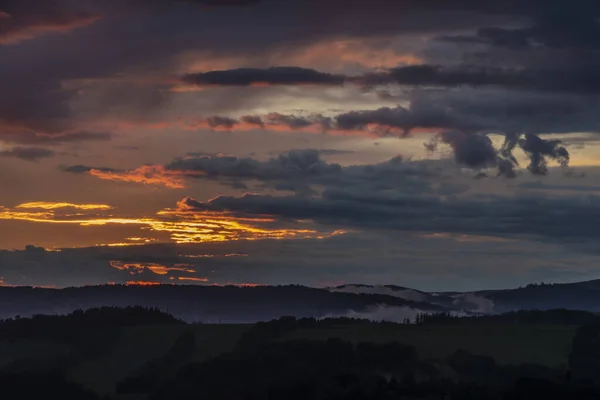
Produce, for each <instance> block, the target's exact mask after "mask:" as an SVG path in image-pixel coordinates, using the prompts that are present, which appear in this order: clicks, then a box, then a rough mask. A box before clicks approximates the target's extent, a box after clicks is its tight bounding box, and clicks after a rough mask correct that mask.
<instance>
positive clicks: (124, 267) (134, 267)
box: [110, 260, 196, 275]
mask: <svg viewBox="0 0 600 400" xmlns="http://www.w3.org/2000/svg"><path fill="white" fill-rule="evenodd" d="M110 266H111V267H113V268H115V269H118V270H120V271H128V272H129V273H130V274H132V275H135V274H140V273H142V272H144V271H145V270H149V271H152V272H153V273H155V274H157V275H167V274H168V273H169V272H170V271H179V272H187V273H194V272H196V271H195V270H194V269H192V268H191V267H192V265H191V264H175V265H173V266H170V267H169V266H166V265H161V264H156V263H129V262H123V261H116V260H112V261H110Z"/></svg>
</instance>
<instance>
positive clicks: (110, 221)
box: [0, 206, 338, 273]
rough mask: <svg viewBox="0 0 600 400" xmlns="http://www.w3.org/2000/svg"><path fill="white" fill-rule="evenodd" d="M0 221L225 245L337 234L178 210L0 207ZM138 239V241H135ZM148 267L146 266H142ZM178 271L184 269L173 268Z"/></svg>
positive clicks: (142, 241)
mask: <svg viewBox="0 0 600 400" xmlns="http://www.w3.org/2000/svg"><path fill="white" fill-rule="evenodd" d="M0 220H17V221H28V222H33V223H46V224H70V225H79V226H81V227H93V226H106V225H132V226H138V227H140V228H142V229H148V230H150V231H152V232H156V233H166V234H168V235H169V238H170V240H171V241H172V242H175V243H201V242H224V241H234V240H261V239H306V238H315V239H321V238H325V237H329V236H331V235H336V234H338V233H337V232H320V231H318V230H316V229H297V228H281V227H276V226H273V225H271V224H272V223H275V222H276V220H274V219H271V218H268V217H267V218H264V217H261V218H237V217H235V216H234V215H231V214H228V213H224V212H202V213H199V212H192V211H185V210H178V209H166V210H161V211H158V212H157V213H156V214H155V216H154V217H141V218H135V217H100V216H98V215H95V214H92V215H82V214H76V215H70V214H67V215H62V214H56V213H55V210H54V209H49V210H45V211H35V212H27V211H18V210H16V209H10V208H6V207H1V206H0ZM137 239H139V238H137ZM142 239H143V238H142ZM153 240H155V239H153V238H148V239H147V240H146V239H143V240H141V241H140V240H133V241H130V242H122V243H112V244H108V245H106V244H104V246H133V245H140V244H143V243H144V242H147V241H153ZM144 267H145V268H149V266H148V265H145V266H144ZM175 267H177V268H179V267H181V268H183V266H175ZM149 269H150V270H152V271H153V272H155V273H158V272H157V271H164V270H163V269H161V267H160V266H157V265H154V266H153V267H152V268H149Z"/></svg>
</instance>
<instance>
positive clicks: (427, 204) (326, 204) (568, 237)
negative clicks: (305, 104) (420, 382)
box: [185, 190, 600, 243]
mask: <svg viewBox="0 0 600 400" xmlns="http://www.w3.org/2000/svg"><path fill="white" fill-rule="evenodd" d="M185 203H186V204H187V206H188V208H189V209H195V210H198V211H206V210H211V211H228V212H233V213H238V214H239V215H252V216H257V215H270V216H277V217H280V218H293V219H311V220H313V221H315V222H316V223H319V224H323V225H327V226H331V227H338V228H364V229H389V230H395V231H417V232H455V233H465V234H480V235H482V234H483V235H494V236H501V237H502V236H508V237H511V236H517V237H518V236H520V235H534V236H535V237H537V238H539V239H541V240H552V241H559V242H561V241H562V242H564V243H574V242H577V240H584V241H588V240H590V239H591V238H597V237H598V231H597V229H596V226H595V221H596V220H597V219H598V218H600V207H599V206H598V202H597V201H596V200H595V199H594V198H585V199H584V198H581V197H579V196H577V197H561V198H552V197H547V196H520V197H504V196H483V197H480V198H476V197H473V198H470V197H466V198H464V197H461V198H455V197H449V198H447V199H442V198H440V197H436V196H429V195H414V196H398V195H397V194H396V195H390V194H388V193H385V192H375V193H371V194H364V193H358V190H355V191H347V192H335V193H333V192H327V191H326V192H324V193H323V195H322V196H321V197H311V198H307V197H298V196H283V197H276V196H266V195H252V194H247V195H244V196H242V197H231V196H220V197H217V198H215V199H213V200H210V201H208V202H200V201H197V200H194V199H186V200H185ZM565 209H569V210H572V212H569V213H565V212H564V210H565Z"/></svg>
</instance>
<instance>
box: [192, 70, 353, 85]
mask: <svg viewBox="0 0 600 400" xmlns="http://www.w3.org/2000/svg"><path fill="white" fill-rule="evenodd" d="M182 80H183V82H185V83H188V84H193V85H199V86H203V85H219V86H249V85H255V84H267V85H305V84H310V85H340V84H342V83H343V82H344V77H343V76H339V75H333V74H328V73H324V72H318V71H315V70H313V69H309V68H299V67H270V68H265V69H259V68H239V69H230V70H223V71H210V72H202V73H196V74H187V75H185V76H184V77H183V78H182Z"/></svg>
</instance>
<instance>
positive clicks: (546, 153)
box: [519, 134, 570, 175]
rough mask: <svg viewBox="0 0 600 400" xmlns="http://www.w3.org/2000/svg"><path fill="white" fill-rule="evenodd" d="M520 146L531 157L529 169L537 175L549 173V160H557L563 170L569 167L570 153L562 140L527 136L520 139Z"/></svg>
mask: <svg viewBox="0 0 600 400" xmlns="http://www.w3.org/2000/svg"><path fill="white" fill-rule="evenodd" d="M519 145H520V146H521V148H522V149H523V151H525V153H526V154H527V156H528V157H529V161H530V162H529V165H528V166H527V169H528V170H529V171H531V173H533V174H535V175H546V174H547V173H548V166H547V161H546V159H547V158H550V159H552V160H556V161H557V162H558V163H559V164H560V166H561V167H563V168H564V167H568V166H569V159H570V157H569V152H568V151H567V149H566V148H565V147H564V146H563V144H562V142H561V141H560V140H543V139H540V138H539V137H537V136H535V135H532V134H526V135H525V137H524V138H523V139H519Z"/></svg>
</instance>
